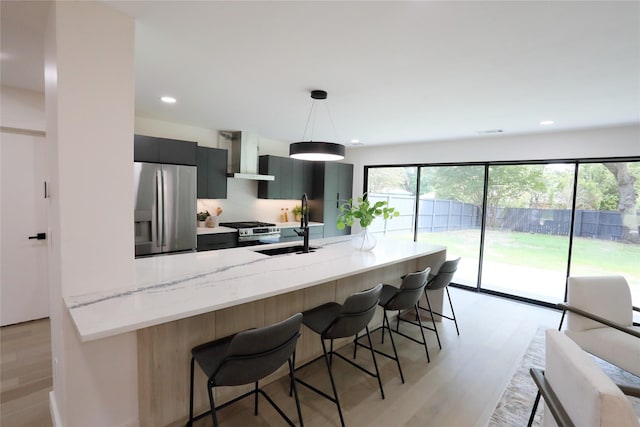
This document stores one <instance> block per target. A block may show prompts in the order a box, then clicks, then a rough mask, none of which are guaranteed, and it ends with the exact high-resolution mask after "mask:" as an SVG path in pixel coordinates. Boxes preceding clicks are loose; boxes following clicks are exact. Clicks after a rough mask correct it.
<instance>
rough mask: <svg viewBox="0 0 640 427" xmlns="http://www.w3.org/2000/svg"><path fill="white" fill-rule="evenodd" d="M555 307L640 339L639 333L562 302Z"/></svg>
mask: <svg viewBox="0 0 640 427" xmlns="http://www.w3.org/2000/svg"><path fill="white" fill-rule="evenodd" d="M557 307H558V308H559V309H561V310H563V311H570V312H572V313H576V314H579V315H580V316H584V317H586V318H588V319H591V320H595V321H596V322H599V323H602V324H603V325H606V326H609V327H610V328H613V329H617V330H618V331H620V332H624V333H625V334H629V335H633V336H634V337H636V338H640V332H638V331H634V330H633V329H629V328H628V327H626V326H623V325H620V324H619V323H615V322H612V321H611V320H607V319H605V318H604V317H600V316H596V315H595V314H592V313H589V312H586V311H584V310H581V309H579V308H576V307H573V306H570V305H569V304H566V303H562V302H561V303H559V304H558V305H557ZM563 314H564V313H563Z"/></svg>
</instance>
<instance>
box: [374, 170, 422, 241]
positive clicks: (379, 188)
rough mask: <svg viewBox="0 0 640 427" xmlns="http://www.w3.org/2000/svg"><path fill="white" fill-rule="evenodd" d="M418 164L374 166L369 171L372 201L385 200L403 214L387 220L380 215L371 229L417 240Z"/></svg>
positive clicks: (379, 233) (388, 234)
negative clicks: (415, 230) (415, 233)
mask: <svg viewBox="0 0 640 427" xmlns="http://www.w3.org/2000/svg"><path fill="white" fill-rule="evenodd" d="M416 171H417V168H416V167H415V166H406V167H405V166H394V167H388V168H386V167H385V168H372V169H369V173H368V174H367V190H366V191H367V197H368V198H369V200H370V201H371V202H372V203H375V202H377V201H381V200H382V201H385V202H387V203H388V206H390V207H392V208H395V209H396V210H397V211H398V212H399V213H400V215H399V216H397V217H395V218H393V219H392V220H388V221H385V220H384V219H383V218H381V217H378V218H376V219H375V220H374V221H373V223H372V224H371V226H370V227H369V229H370V231H373V232H374V233H376V234H378V235H384V236H385V237H390V238H394V239H403V240H413V234H414V232H413V229H414V226H415V199H416V187H417V181H416V174H417V172H416Z"/></svg>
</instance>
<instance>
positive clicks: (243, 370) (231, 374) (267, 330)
mask: <svg viewBox="0 0 640 427" xmlns="http://www.w3.org/2000/svg"><path fill="white" fill-rule="evenodd" d="M301 324H302V313H296V314H294V315H293V316H291V317H290V318H288V319H285V320H283V321H281V322H278V323H275V324H273V325H269V326H265V327H262V328H257V329H249V330H246V331H242V332H239V333H237V334H236V335H235V336H234V337H233V339H232V340H231V343H230V344H229V349H228V352H227V355H226V356H225V358H224V360H223V362H222V363H221V364H220V367H219V368H218V370H217V371H216V373H215V374H214V375H213V378H212V379H213V382H214V384H215V385H217V386H233V385H241V384H249V383H253V382H256V381H258V380H259V379H261V378H264V377H266V376H267V375H269V374H272V373H273V372H275V371H276V370H277V369H278V368H280V366H282V365H283V364H284V363H285V362H286V361H287V359H289V357H291V355H292V354H293V352H294V351H295V348H296V343H297V341H298V337H299V336H300V325H301Z"/></svg>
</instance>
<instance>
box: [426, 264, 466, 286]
mask: <svg viewBox="0 0 640 427" xmlns="http://www.w3.org/2000/svg"><path fill="white" fill-rule="evenodd" d="M459 262H460V258H456V259H452V260H449V261H445V262H444V263H442V265H441V266H440V269H439V270H438V274H436V275H435V276H434V277H433V278H431V280H430V281H429V283H427V290H430V291H432V290H436V289H443V288H446V287H447V286H449V283H451V280H453V275H454V274H455V273H456V270H457V269H458V263H459Z"/></svg>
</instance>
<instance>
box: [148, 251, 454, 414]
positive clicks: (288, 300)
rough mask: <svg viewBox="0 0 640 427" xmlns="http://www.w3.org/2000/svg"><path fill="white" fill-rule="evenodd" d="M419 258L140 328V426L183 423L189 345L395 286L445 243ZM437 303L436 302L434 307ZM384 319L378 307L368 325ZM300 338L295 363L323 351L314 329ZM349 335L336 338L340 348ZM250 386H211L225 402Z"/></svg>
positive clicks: (202, 400) (437, 257)
mask: <svg viewBox="0 0 640 427" xmlns="http://www.w3.org/2000/svg"><path fill="white" fill-rule="evenodd" d="M428 252H430V253H428V254H427V255H424V256H420V257H417V258H411V259H405V260H400V261H397V262H394V263H386V265H383V266H381V267H378V268H372V269H369V270H368V271H365V272H360V273H355V274H352V275H344V277H341V278H338V279H334V280H330V281H327V282H325V283H320V284H314V285H311V286H309V287H306V288H304V289H298V290H295V291H292V292H287V293H282V294H280V295H275V296H271V297H267V298H263V299H259V300H256V301H252V302H247V303H243V304H239V305H235V306H233V307H228V308H223V309H219V310H215V311H211V312H209V313H205V314H200V315H196V316H192V317H187V318H184V319H180V320H176V321H170V322H167V323H162V324H159V325H156V326H152V327H148V328H144V329H138V331H137V337H138V375H139V390H138V392H139V416H140V425H142V426H165V425H169V424H174V425H175V424H181V423H182V424H183V423H186V421H187V419H188V413H189V366H190V365H189V364H190V358H191V354H190V350H191V348H193V347H194V346H196V345H198V344H202V343H204V342H206V341H210V340H213V339H216V338H221V337H224V336H228V335H231V334H233V333H236V332H239V331H241V330H244V329H248V328H253V327H260V326H265V325H269V324H272V323H275V322H277V321H280V320H282V319H284V318H286V317H288V316H290V315H292V314H294V313H297V312H301V311H304V310H308V309H311V308H313V307H316V306H318V305H320V304H323V303H325V302H328V301H337V302H340V303H342V302H344V300H345V299H346V298H347V297H348V296H349V295H351V294H352V293H354V292H357V291H361V290H365V289H368V288H370V287H372V286H375V285H376V284H378V283H388V284H392V285H396V286H398V285H399V284H400V282H401V280H400V277H401V276H402V275H404V274H406V273H409V272H412V271H416V270H419V269H422V268H424V267H426V266H430V267H431V269H432V270H436V271H437V269H438V268H439V267H440V265H441V264H442V263H443V262H444V261H445V257H446V251H445V249H444V248H442V247H440V248H436V249H434V250H432V251H428ZM431 301H432V304H433V305H434V310H436V311H439V312H441V311H440V310H441V305H442V291H438V293H437V294H435V295H434V296H433V298H431ZM438 306H439V307H438ZM381 322H382V310H381V309H379V310H378V312H377V313H376V316H375V317H374V319H373V321H372V323H371V325H372V326H373V325H379V324H380V323H381ZM301 332H302V335H301V337H300V339H299V341H298V347H297V352H296V365H298V366H299V365H301V364H302V363H304V362H305V361H307V360H310V359H312V358H314V357H316V356H318V355H320V354H322V348H321V346H320V342H319V339H318V336H317V334H314V333H311V332H310V331H308V330H306V328H304V327H303V328H302V330H301ZM350 341H351V340H349V339H345V340H342V341H341V342H338V341H336V343H335V345H336V348H339V347H341V346H343V345H345V344H347V343H348V342H350ZM286 374H287V370H286V369H285V367H283V368H281V369H280V370H279V371H278V372H276V373H275V374H273V375H271V376H270V377H268V378H266V379H265V380H263V381H261V384H263V383H264V384H267V383H269V382H271V381H273V380H275V379H277V378H279V377H281V376H283V375H286ZM205 384H206V378H205V377H204V375H203V374H202V372H201V371H200V370H199V369H197V368H196V376H195V403H194V408H195V409H194V411H195V414H199V413H201V412H203V411H206V410H208V408H209V401H208V397H207V394H206V386H205ZM251 387H252V386H250V385H249V386H244V387H233V388H221V389H216V390H215V393H216V394H215V398H216V402H217V403H218V404H219V403H223V402H224V401H227V400H229V399H231V398H233V397H235V396H237V395H239V394H241V393H243V392H245V391H248V390H249V389H250V388H251Z"/></svg>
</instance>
